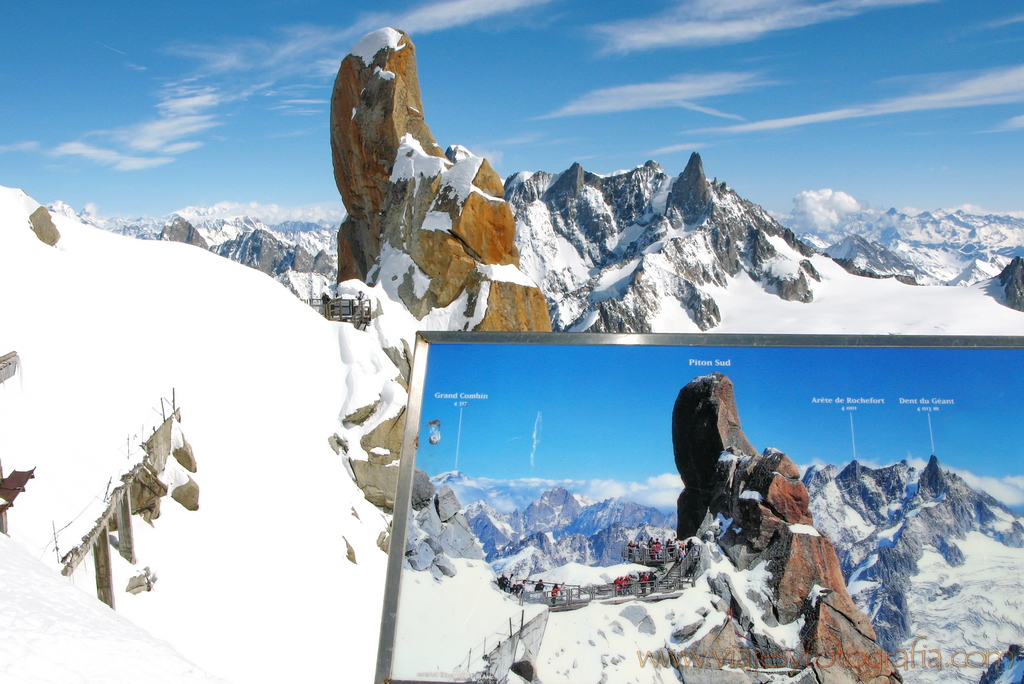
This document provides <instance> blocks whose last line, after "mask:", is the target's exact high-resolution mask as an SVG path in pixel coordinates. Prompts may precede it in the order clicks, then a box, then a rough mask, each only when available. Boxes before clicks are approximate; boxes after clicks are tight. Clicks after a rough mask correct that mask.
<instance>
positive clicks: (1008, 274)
mask: <svg viewBox="0 0 1024 684" xmlns="http://www.w3.org/2000/svg"><path fill="white" fill-rule="evenodd" d="M999 284H1000V285H1002V286H1003V294H1004V296H1005V298H1006V299H1005V301H1006V306H1008V307H1010V308H1011V309H1016V310H1017V311H1024V260H1022V259H1021V258H1020V257H1014V258H1013V261H1011V262H1010V263H1009V264H1008V265H1007V266H1006V268H1004V269H1003V271H1002V273H1000V274H999Z"/></svg>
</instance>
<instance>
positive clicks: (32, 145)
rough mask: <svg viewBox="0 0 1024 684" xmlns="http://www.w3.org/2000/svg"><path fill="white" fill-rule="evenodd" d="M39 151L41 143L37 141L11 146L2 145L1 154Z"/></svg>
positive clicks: (0, 147) (27, 141)
mask: <svg viewBox="0 0 1024 684" xmlns="http://www.w3.org/2000/svg"><path fill="white" fill-rule="evenodd" d="M38 149H39V143H38V142H36V141H35V140H26V141H25V142H20V143H13V144H11V145H0V152H31V151H33V150H38Z"/></svg>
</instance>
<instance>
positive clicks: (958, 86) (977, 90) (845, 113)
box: [704, 65, 1024, 133]
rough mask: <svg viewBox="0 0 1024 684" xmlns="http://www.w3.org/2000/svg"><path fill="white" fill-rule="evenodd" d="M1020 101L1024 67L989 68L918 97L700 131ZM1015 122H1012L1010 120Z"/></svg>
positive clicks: (740, 129)
mask: <svg viewBox="0 0 1024 684" xmlns="http://www.w3.org/2000/svg"><path fill="white" fill-rule="evenodd" d="M1022 100H1024V65H1019V66H1015V67H1007V68H1002V69H993V70H991V71H987V72H985V73H983V74H980V75H977V76H973V77H971V78H966V79H964V78H962V79H960V80H956V81H953V82H952V83H950V84H949V85H947V86H946V87H944V88H939V89H935V90H932V91H931V92H926V93H922V94H919V95H907V96H905V97H897V98H893V99H890V100H883V101H882V102H876V103H873V104H868V105H861V106H857V107H846V108H843V109H834V110H831V111H827V112H818V113H816V114H802V115H800V116H791V117H786V118H781V119H768V120H765V121H755V122H752V123H747V124H738V125H735V126H725V127H721V128H708V129H704V131H705V132H707V131H713V132H730V133H746V132H750V131H767V130H778V129H783V128H792V127H794V126H804V125H807V124H812V123H822V122H825V121H842V120H844V119H855V118H863V117H869V116H881V115H883V114H903V113H907V112H919V111H928V110H935V109H954V108H959V107H978V106H982V105H995V104H1007V103H1011V102H1020V101H1022ZM1011 121H1016V119H1011Z"/></svg>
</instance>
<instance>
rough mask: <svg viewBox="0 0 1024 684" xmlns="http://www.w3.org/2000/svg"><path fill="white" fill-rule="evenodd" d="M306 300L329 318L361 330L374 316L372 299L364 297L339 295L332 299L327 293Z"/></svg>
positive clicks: (364, 328)
mask: <svg viewBox="0 0 1024 684" xmlns="http://www.w3.org/2000/svg"><path fill="white" fill-rule="evenodd" d="M304 301H305V302H306V304H309V305H310V306H311V307H313V308H314V309H316V310H317V311H318V312H319V313H320V315H321V316H323V317H324V318H326V319H327V320H330V321H341V322H342V323H351V324H352V325H354V326H355V327H356V328H358V329H359V330H366V326H368V325H369V324H370V320H371V319H372V318H373V311H372V309H371V308H370V300H369V299H365V298H362V297H337V298H335V299H331V298H330V297H327V296H326V295H325V296H323V297H320V298H314V299H306V300H304Z"/></svg>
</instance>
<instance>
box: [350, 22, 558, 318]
mask: <svg viewBox="0 0 1024 684" xmlns="http://www.w3.org/2000/svg"><path fill="white" fill-rule="evenodd" d="M331 146H332V151H333V159H334V170H335V180H336V181H337V185H338V190H339V191H340V192H341V195H342V198H343V199H344V201H345V207H346V209H347V210H348V217H347V218H346V219H345V222H344V223H343V224H342V226H341V230H340V231H339V237H338V260H339V268H338V278H339V280H345V279H348V278H360V279H362V280H364V281H366V282H367V283H370V284H374V283H377V282H380V283H382V284H383V285H384V287H385V290H386V291H387V292H388V294H389V296H391V297H392V298H394V299H396V300H400V301H402V302H403V303H404V304H405V305H406V306H407V307H408V308H409V310H410V311H411V312H412V313H413V315H414V316H416V317H417V318H418V319H421V320H423V319H425V318H427V317H428V316H432V320H433V322H432V323H428V325H429V326H430V327H434V328H437V327H440V328H447V329H474V330H550V319H549V318H548V314H547V304H546V302H545V300H544V297H543V294H542V293H541V292H540V290H539V289H537V287H536V285H535V284H534V283H533V282H532V281H530V279H529V278H527V277H526V276H525V275H523V273H522V272H521V271H519V269H518V265H519V253H518V251H517V249H516V247H515V244H514V238H515V221H514V219H513V217H512V212H511V210H510V208H509V206H508V204H506V203H505V201H504V200H503V199H502V197H501V196H502V190H503V186H502V183H501V179H500V178H499V177H498V175H497V174H496V173H495V171H494V169H493V168H491V165H490V164H489V163H488V162H487V160H485V159H483V158H480V157H474V156H471V155H467V154H466V153H465V150H464V148H461V149H460V150H458V152H459V153H458V154H456V153H455V152H454V151H453V154H452V159H449V158H448V157H446V156H445V155H444V153H443V152H442V150H441V148H440V147H439V146H438V145H437V143H436V142H435V141H434V138H433V136H432V135H431V133H430V129H429V128H428V127H427V125H426V123H425V122H424V120H423V104H422V102H421V100H420V93H419V81H418V78H417V74H416V60H415V47H414V45H413V43H412V41H411V40H410V39H409V37H408V36H407V35H405V34H404V33H402V32H401V31H397V30H395V29H391V28H386V29H381V30H379V31H375V32H373V33H371V34H368V35H367V36H365V37H364V38H363V39H362V40H361V41H360V42H359V43H358V44H357V45H356V46H355V48H353V50H352V54H350V55H348V56H347V57H346V58H345V59H344V61H343V62H342V64H341V68H340V70H339V71H338V77H337V80H336V81H335V86H334V94H333V96H332V100H331ZM452 149H453V150H455V148H452Z"/></svg>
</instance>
